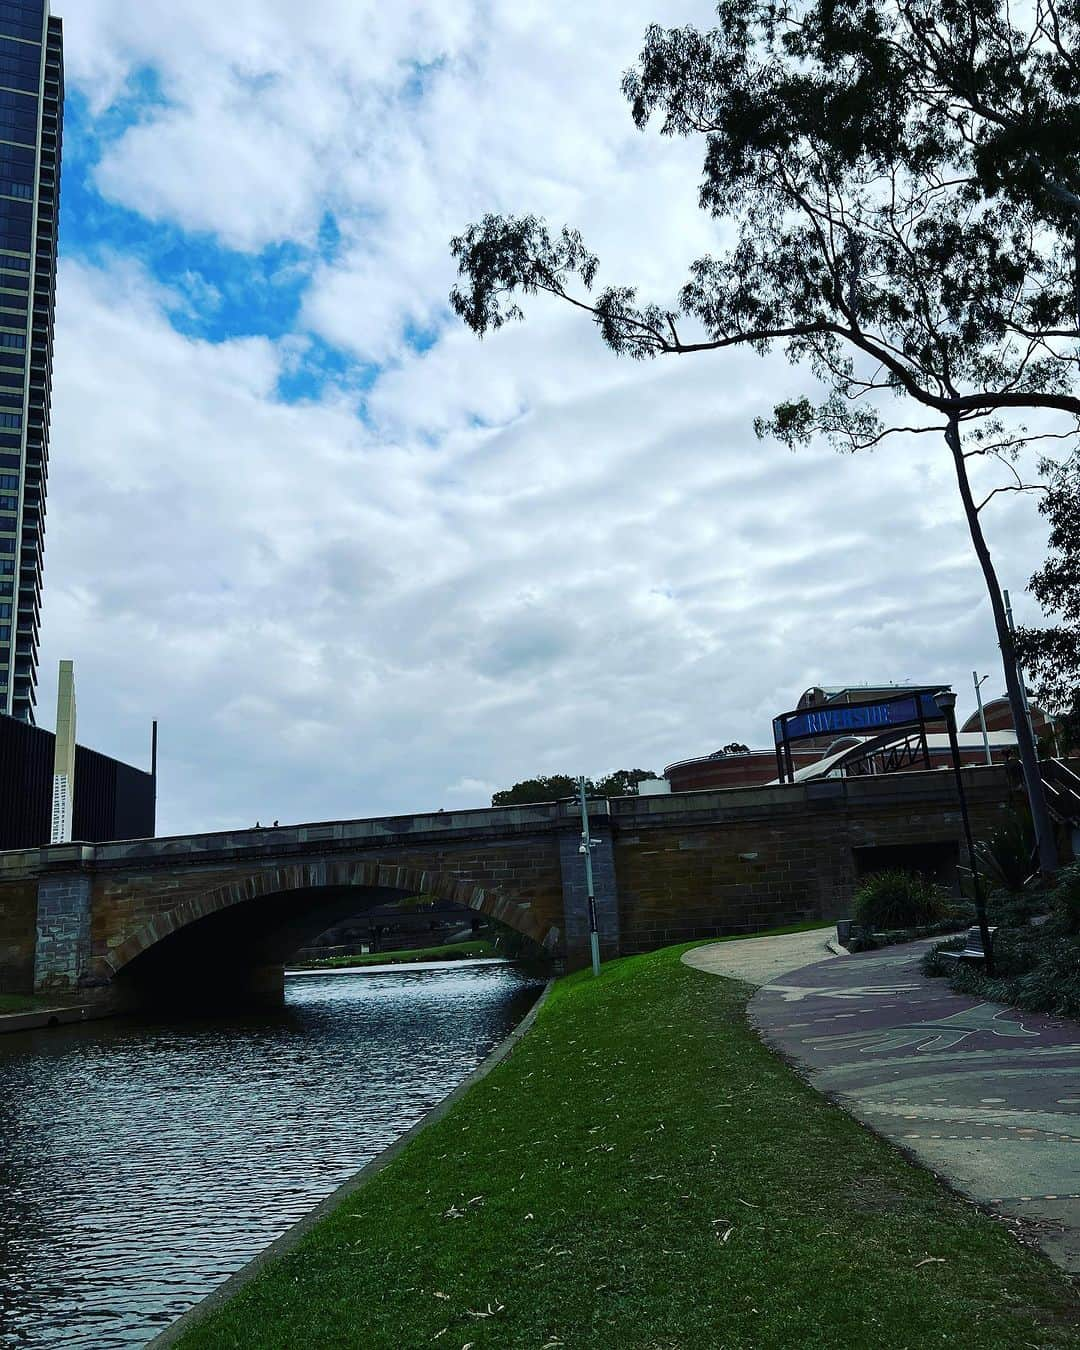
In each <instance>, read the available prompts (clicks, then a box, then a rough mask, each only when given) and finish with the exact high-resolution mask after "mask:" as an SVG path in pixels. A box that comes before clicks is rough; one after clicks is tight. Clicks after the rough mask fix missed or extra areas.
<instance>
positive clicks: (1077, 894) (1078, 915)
mask: <svg viewBox="0 0 1080 1350" xmlns="http://www.w3.org/2000/svg"><path fill="white" fill-rule="evenodd" d="M1050 914H1051V918H1052V921H1053V923H1054V926H1055V927H1056V928H1058V929H1059V930H1060V931H1061V932H1062V933H1063V934H1065V935H1066V936H1067V937H1076V936H1078V935H1080V863H1072V864H1071V865H1070V866H1069V867H1063V868H1062V869H1061V871H1060V872H1059V873H1058V877H1057V884H1056V886H1055V887H1054V889H1053V891H1052V893H1051V896H1050Z"/></svg>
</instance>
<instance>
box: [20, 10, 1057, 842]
mask: <svg viewBox="0 0 1080 1350" xmlns="http://www.w3.org/2000/svg"><path fill="white" fill-rule="evenodd" d="M654 8H655V7H654V6H647V5H645V4H644V0H642V3H641V4H637V3H635V4H633V5H628V6H607V7H601V8H596V7H594V8H593V10H586V11H584V12H579V11H575V12H574V14H573V16H572V20H571V17H570V12H569V11H566V10H564V9H561V8H560V7H558V6H556V5H554V4H551V3H543V4H541V3H539V0H535V2H534V3H531V4H515V5H512V6H500V7H497V8H496V10H494V11H493V10H491V9H490V8H489V7H487V6H484V5H481V4H478V3H477V4H471V3H465V2H464V0H461V2H460V3H456V4H455V3H446V4H440V5H434V4H428V3H425V4H421V3H419V0H418V2H417V3H414V4H412V5H405V6H395V7H386V6H380V7H375V6H373V5H366V4H364V5H361V4H354V3H346V0H335V2H332V0H324V3H323V4H322V5H320V6H319V7H318V14H317V16H316V19H317V21H316V20H313V19H312V17H311V13H310V8H309V9H308V10H304V9H302V7H299V6H296V5H295V4H293V3H291V2H290V3H270V0H262V2H261V3H255V0H247V3H242V4H237V5H233V6H230V7H227V8H222V7H221V6H220V5H219V4H216V3H215V4H211V3H210V0H198V2H196V0H185V2H184V3H177V4H175V5H171V6H151V5H146V4H142V3H136V2H135V0H85V3H84V4H82V5H80V6H79V8H78V9H77V10H76V11H74V12H73V13H72V15H71V16H70V17H68V18H67V23H66V30H67V59H68V65H69V70H70V74H71V79H72V81H73V83H74V84H75V85H77V86H78V87H79V88H81V89H83V90H85V91H87V92H88V94H90V95H91V97H93V98H94V99H95V100H96V104H97V106H98V107H99V108H100V109H102V110H103V109H105V108H106V107H108V106H109V105H110V104H111V103H112V102H113V101H114V100H115V99H116V98H117V96H118V93H119V91H120V90H122V89H123V88H124V87H125V84H128V83H130V82H131V80H132V79H133V78H134V76H135V75H136V74H137V73H138V72H139V71H142V70H145V69H147V68H149V69H152V70H153V71H154V72H155V73H156V77H157V80H158V83H159V85H160V88H161V90H162V94H163V98H164V101H163V102H162V104H161V105H160V106H156V107H151V108H148V109H146V110H145V114H144V115H143V116H142V118H141V119H140V120H138V121H137V122H136V123H135V125H134V126H133V127H132V128H131V129H130V130H129V131H127V132H126V133H124V135H123V136H121V138H120V139H119V141H118V142H116V143H115V144H114V145H112V146H111V148H108V149H107V150H106V154H105V157H104V159H103V161H102V165H101V168H100V171H99V175H98V179H97V181H98V183H99V185H100V187H101V188H102V190H103V191H104V192H106V193H107V194H108V195H109V196H111V197H112V198H114V199H116V200H118V201H121V202H123V203H126V204H127V205H129V206H131V207H133V208H135V209H138V210H141V211H143V212H144V213H145V214H146V215H148V216H150V217H151V218H153V219H157V220H162V221H164V222H167V223H169V224H171V225H174V226H179V227H181V228H184V229H192V230H206V231H211V232H213V233H214V234H216V235H217V236H218V237H219V238H220V239H221V241H223V242H224V243H226V244H228V245H232V246H236V247H241V248H248V249H257V248H259V247H261V246H263V245H264V244H266V243H268V242H271V241H275V240H282V239H288V240H292V241H294V242H296V241H298V242H300V243H303V242H305V241H310V240H311V239H312V238H313V237H314V232H315V231H316V230H317V228H318V225H319V222H320V220H321V219H322V217H323V214H324V212H325V211H326V210H327V209H331V210H333V211H334V212H335V213H336V215H337V216H338V219H339V223H340V226H341V230H342V238H341V246H340V249H339V250H338V251H337V252H336V254H335V255H334V256H333V257H331V258H327V259H326V260H324V261H323V262H321V263H318V264H317V265H315V267H314V270H313V274H312V277H311V282H310V286H309V288H308V290H307V292H306V295H305V300H304V307H303V313H302V318H301V320H300V321H299V322H298V324H297V325H296V329H295V331H294V332H292V333H290V334H288V335H287V336H285V337H284V338H281V339H277V340H271V339H269V338H264V337H243V338H240V337H238V338H234V339H231V340H227V341H220V342H209V341H200V340H196V339H193V338H191V337H187V336H184V335H183V334H182V333H181V332H179V331H178V329H177V327H175V326H174V320H176V322H178V323H179V322H180V319H181V318H182V317H183V316H184V315H185V314H187V315H190V312H191V309H192V307H195V308H200V307H201V308H205V309H213V310H215V311H216V309H217V308H218V306H219V301H220V294H219V290H218V287H217V285H216V283H211V282H209V281H207V280H206V279H204V278H202V277H200V275H199V274H198V272H197V271H193V270H192V269H186V270H185V271H184V272H182V273H181V274H180V275H178V276H177V277H176V278H175V288H174V289H170V288H168V287H164V286H163V285H162V284H161V283H160V281H159V280H155V279H154V278H153V277H152V276H151V275H148V274H147V273H146V272H145V271H144V270H142V269H141V268H140V267H138V266H136V265H135V264H134V263H133V262H131V261H130V260H125V259H124V258H122V257H119V256H118V257H116V258H114V259H112V260H108V261H106V262H104V263H101V264H99V265H90V264H88V263H86V262H80V261H78V260H77V259H74V258H69V259H67V260H65V262H64V264H63V267H62V273H61V278H60V291H59V308H58V335H57V350H56V362H55V365H56V382H55V395H54V430H53V452H52V468H51V475H50V499H49V522H48V544H47V554H46V558H47V561H46V588H45V597H46V600H45V612H44V616H43V631H44V635H45V647H44V651H43V669H44V670H45V672H46V678H45V682H44V684H45V687H44V689H43V696H42V703H41V710H42V715H43V720H45V721H46V722H48V721H49V720H50V718H51V708H50V707H49V702H50V699H51V697H52V678H51V672H52V670H53V669H54V667H55V662H56V660H57V659H58V658H59V657H62V656H73V657H75V658H76V661H77V669H78V678H79V694H80V713H81V718H82V731H83V735H84V737H85V739H86V740H87V741H88V742H90V743H92V744H95V745H98V746H100V747H101V748H102V749H104V750H106V751H108V752H110V753H116V754H121V755H126V756H131V757H145V746H146V744H147V742H148V731H147V727H148V723H149V720H150V718H151V717H153V716H158V717H160V718H161V720H162V750H163V759H162V793H161V825H162V827H163V828H164V829H167V830H176V831H180V830H187V829H192V828H212V827H226V826H230V825H243V824H245V823H247V824H250V823H253V822H254V820H255V819H256V818H260V819H262V820H267V819H274V818H280V819H282V820H292V819H303V818H306V819H317V818H328V817H344V816H350V815H365V814H373V813H377V812H382V811H400V810H409V809H425V808H431V807H436V806H439V805H442V804H444V803H445V804H447V805H460V804H468V803H470V802H471V803H473V804H478V805H479V804H484V803H485V802H486V800H487V798H488V797H489V795H490V792H491V791H492V790H493V788H494V787H498V786H503V785H507V784H509V783H511V782H513V781H515V780H516V779H518V778H522V777H525V776H529V775H532V774H534V773H536V772H550V771H555V770H562V771H577V770H582V771H585V772H590V773H601V772H604V771H606V770H609V769H612V768H615V767H619V766H629V765H635V766H641V767H652V768H655V769H660V768H662V766H663V765H664V763H666V762H670V761H672V760H675V759H679V758H683V757H685V756H688V755H692V754H695V753H699V752H705V751H708V750H710V749H712V748H714V747H715V746H716V745H719V744H722V743H723V742H725V741H727V740H731V739H733V738H737V739H740V740H747V741H750V742H753V743H761V742H763V741H766V740H767V736H768V727H769V719H770V717H771V716H772V715H773V714H774V713H775V712H777V711H778V710H780V709H781V708H783V707H786V706H789V705H790V704H791V703H792V702H793V700H794V699H795V698H796V697H797V695H798V694H799V692H801V690H802V688H803V687H805V686H806V685H807V684H810V683H812V682H816V681H826V682H829V683H833V682H838V681H844V680H862V679H867V680H874V679H887V678H903V677H905V676H915V677H919V678H922V677H937V676H944V677H945V678H951V679H953V680H954V681H956V682H957V686H958V688H965V687H966V685H965V683H964V682H965V681H966V680H967V679H968V671H969V670H970V668H971V667H972V666H973V665H976V664H978V665H980V667H981V668H984V669H988V668H991V664H992V662H993V658H994V642H993V635H992V629H991V626H990V623H989V620H988V616H987V612H986V603H985V600H984V599H983V589H982V584H981V579H980V578H979V575H978V572H977V569H976V567H975V565H974V562H973V560H972V558H971V553H970V548H969V546H968V545H967V543H966V541H965V538H964V532H963V525H962V522H961V519H960V514H959V507H958V503H957V500H956V492H955V487H954V485H953V484H952V482H951V478H950V473H949V470H948V465H947V461H946V459H945V457H944V455H943V452H942V449H941V448H940V447H937V446H934V445H931V444H930V443H928V442H925V441H915V442H912V443H908V444H904V445H897V446H896V447H893V448H890V449H886V450H882V451H880V452H879V453H877V454H875V455H873V456H867V457H861V458H857V459H850V458H846V459H845V458H842V457H838V456H835V455H833V454H831V453H829V452H827V451H823V450H822V451H817V452H813V453H807V454H800V455H798V456H791V455H789V454H788V453H787V452H785V451H783V450H781V449H779V448H777V447H776V446H773V445H768V444H760V443H758V442H757V441H756V440H755V439H754V437H753V433H752V430H751V423H752V419H753V416H754V414H755V412H758V411H761V410H763V409H764V408H766V407H767V406H768V402H769V400H770V399H771V398H773V397H774V396H775V394H776V391H777V390H778V389H784V390H788V389H793V388H794V389H798V388H801V387H803V386H804V385H805V380H806V377H805V376H804V375H803V374H802V373H800V372H796V371H792V370H790V369H789V368H788V367H787V366H786V365H785V364H784V363H783V362H782V361H780V360H779V359H777V360H774V361H771V362H762V361H759V360H758V359H757V358H755V357H752V356H751V355H749V354H747V353H738V354H736V353H732V354H730V355H728V356H726V357H702V358H698V359H695V360H686V361H668V362H657V363H653V364H651V365H645V366H642V365H638V364H634V363H630V362H624V361H618V360H616V359H614V358H613V357H611V356H610V355H609V354H608V353H607V352H606V351H605V350H604V349H603V348H602V346H601V344H600V342H599V339H598V337H597V336H596V334H595V333H594V332H593V331H592V330H591V329H590V327H589V325H588V324H587V323H585V322H583V321H581V320H580V319H578V318H577V317H576V316H575V315H573V314H571V313H569V312H565V311H562V310H560V309H558V308H556V307H555V306H554V305H551V304H548V305H543V304H537V305H534V306H532V307H531V312H530V319H529V322H528V323H527V324H526V325H524V326H521V327H513V328H509V329H506V330H504V331H502V332H501V333H499V334H497V335H496V336H494V337H493V338H491V339H490V340H488V341H486V342H484V343H478V342H476V341H475V340H474V339H473V338H472V337H471V336H470V335H469V334H468V333H466V332H465V331H464V329H462V328H460V327H459V326H456V325H453V324H451V325H447V323H446V318H445V312H444V304H445V296H446V291H447V289H448V286H449V284H450V280H451V263H450V259H449V256H448V253H447V247H446V241H447V238H448V236H449V235H450V233H452V232H453V231H454V230H456V229H459V228H460V227H461V226H462V225H463V224H464V223H465V222H466V221H467V220H468V219H469V218H470V217H472V216H475V215H476V214H477V213H478V212H479V211H481V210H483V209H484V208H485V207H488V206H490V207H493V208H500V209H505V208H517V209H536V210H540V211H544V212H547V213H548V214H550V215H551V216H552V217H553V218H554V219H556V220H560V221H561V220H562V219H564V218H565V219H569V220H573V221H576V222H578V223H580V224H581V225H582V226H583V227H586V228H587V230H588V231H589V233H590V237H591V238H592V239H593V242H595V244H596V246H597V247H598V248H599V249H600V250H601V252H602V255H603V258H604V262H605V264H606V271H605V275H608V276H611V277H613V278H614V277H618V278H620V279H621V278H629V279H637V278H640V279H642V280H643V281H644V283H645V284H646V285H647V286H649V287H655V288H658V289H661V290H663V289H670V288H671V287H672V286H674V285H676V284H677V282H678V280H679V279H680V277H681V274H682V271H683V268H684V265H685V262H686V260H687V259H688V258H689V257H690V256H692V255H693V254H694V253H695V252H698V251H702V250H704V249H705V248H707V247H709V246H710V241H712V227H711V226H710V225H709V223H708V222H707V221H705V220H704V219H703V218H701V217H700V215H699V213H698V212H697V211H696V209H695V206H694V196H695V183H696V175H697V168H696V161H697V155H698V148H697V147H689V146H684V145H677V144H671V143H669V142H660V141H659V140H657V139H655V138H652V139H642V138H640V137H639V136H638V135H637V133H636V132H634V131H633V128H632V127H631V126H630V124H629V119H628V116H627V113H626V109H625V107H624V106H623V103H622V100H621V97H620V95H619V92H618V76H619V72H620V70H621V69H622V67H623V66H624V65H625V64H627V63H628V61H629V60H630V59H631V58H632V56H633V53H634V51H635V49H636V46H637V44H638V42H639V41H640V35H641V31H642V29H643V27H644V24H645V22H646V21H647V20H648V19H649V18H651V17H653V12H654ZM707 13H708V10H707V7H703V6H702V5H697V4H695V5H688V6H687V7H685V9H684V10H681V11H680V12H679V13H678V14H677V15H676V14H672V15H670V16H669V17H670V18H671V19H672V20H673V21H674V20H682V19H688V20H693V19H701V18H702V17H707ZM66 17H67V16H66ZM431 63H437V64H436V65H434V66H432V68H431V69H428V70H427V71H425V72H423V73H422V74H419V75H418V69H419V68H420V67H422V66H425V65H431ZM77 234H78V232H77V222H75V227H74V228H71V227H70V226H69V227H68V229H67V233H66V235H65V241H66V242H67V243H68V246H69V247H70V241H71V240H72V239H73V238H74V239H75V240H76V241H77ZM712 243H713V244H714V243H715V241H712ZM410 325H411V326H413V327H423V328H429V329H431V336H432V337H433V339H434V340H433V345H431V346H430V347H429V348H428V349H427V350H425V351H423V352H418V351H416V350H415V349H414V347H413V346H411V345H410V343H409V342H408V341H407V340H406V331H407V329H408V327H409V326H410ZM309 331H314V332H316V333H317V334H319V335H320V336H322V337H323V338H324V339H327V340H329V341H330V342H332V343H333V344H334V345H336V346H338V347H340V348H341V349H342V350H344V351H345V352H347V353H348V354H350V355H352V356H358V357H361V358H364V359H367V360H376V361H380V362H383V363H385V365H384V368H383V369H382V370H381V372H380V373H379V374H378V377H377V379H376V381H375V384H374V386H373V388H372V389H371V390H370V392H369V394H368V396H367V399H366V407H365V409H364V417H363V418H362V417H361V416H360V415H359V414H358V408H357V406H356V402H355V399H354V397H353V396H352V395H351V394H350V393H349V392H348V391H349V386H350V380H349V379H346V380H344V381H343V383H342V386H341V387H339V388H331V389H328V390H327V392H326V393H325V394H324V395H323V396H321V397H320V398H319V399H318V400H313V401H310V402H301V403H288V402H285V401H283V400H282V399H281V398H280V396H279V394H278V392H277V391H278V380H279V377H280V376H281V375H282V373H283V372H286V371H288V370H290V369H292V368H293V367H294V365H295V362H296V360H297V357H298V353H299V352H300V351H302V349H303V347H304V343H305V341H306V340H307V334H308V332H309ZM995 519H996V521H997V522H998V523H997V524H996V525H995V527H994V542H995V545H996V547H997V549H998V553H999V556H1000V558H1001V561H1002V566H1003V574H1004V575H1005V576H1006V577H1007V579H1008V580H1009V581H1011V582H1012V585H1013V587H1014V589H1015V590H1016V591H1019V590H1020V588H1021V587H1022V584H1023V581H1024V580H1025V579H1026V577H1027V575H1028V573H1029V572H1030V571H1031V570H1032V568H1033V567H1034V565H1035V564H1036V562H1037V560H1038V554H1039V549H1040V544H1041V541H1042V531H1041V528H1040V526H1039V523H1038V521H1037V517H1036V516H1035V513H1034V508H1033V507H1032V506H1031V505H1030V504H1029V503H1019V502H1013V501H1006V502H1004V503H1003V504H1002V507H1001V510H1000V512H999V514H998V515H997V516H996V517H995Z"/></svg>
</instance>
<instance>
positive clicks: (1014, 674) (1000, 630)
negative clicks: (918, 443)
mask: <svg viewBox="0 0 1080 1350" xmlns="http://www.w3.org/2000/svg"><path fill="white" fill-rule="evenodd" d="M945 441H946V443H947V445H948V447H949V450H950V451H951V453H952V457H953V464H954V465H955V467H956V481H957V483H958V484H959V486H960V500H961V501H962V502H963V503H964V515H965V516H966V517H967V523H968V529H969V530H970V531H971V542H972V544H973V545H974V546H975V556H976V557H977V558H978V559H979V566H980V567H981V568H982V573H983V577H984V578H985V580H986V589H987V591H988V593H989V595H990V608H991V610H992V611H993V615H994V628H995V629H996V630H997V639H998V646H999V647H1000V648H1001V664H1002V666H1003V667H1004V670H1005V688H1006V690H1007V692H1008V695H1009V707H1010V708H1011V709H1012V718H1013V726H1014V727H1015V728H1016V743H1017V746H1018V747H1019V749H1020V764H1021V767H1022V769H1023V772H1024V786H1025V788H1026V789H1027V796H1028V802H1029V803H1030V805H1031V819H1032V822H1033V824H1034V826H1035V839H1036V841H1037V843H1038V847H1039V870H1040V872H1042V873H1044V874H1046V875H1049V874H1051V873H1053V872H1056V871H1057V867H1058V856H1057V842H1056V840H1055V839H1054V824H1053V821H1052V820H1051V819H1050V813H1049V811H1047V809H1046V794H1045V793H1044V791H1043V781H1042V774H1041V773H1040V772H1039V756H1038V752H1037V750H1036V748H1035V738H1034V736H1033V735H1032V732H1031V724H1030V722H1029V721H1028V719H1027V713H1026V711H1025V708H1024V695H1023V692H1022V690H1021V688H1020V672H1019V669H1018V667H1017V664H1016V650H1015V647H1014V646H1013V638H1012V633H1011V632H1010V631H1009V621H1008V619H1007V618H1006V615H1005V602H1004V600H1003V599H1002V597H1001V587H1000V586H999V585H998V579H997V573H996V572H995V571H994V564H993V561H992V559H991V557H990V549H989V548H988V547H987V543H986V537H985V536H984V534H983V530H982V522H981V521H980V520H979V512H978V510H977V509H976V506H975V499H974V498H973V497H972V495H971V484H970V482H969V481H968V472H967V462H966V461H965V459H964V451H963V446H962V443H961V440H960V423H959V421H958V420H957V418H955V417H950V418H949V425H948V428H947V429H946V432H945ZM971 863H972V866H974V859H972V860H971Z"/></svg>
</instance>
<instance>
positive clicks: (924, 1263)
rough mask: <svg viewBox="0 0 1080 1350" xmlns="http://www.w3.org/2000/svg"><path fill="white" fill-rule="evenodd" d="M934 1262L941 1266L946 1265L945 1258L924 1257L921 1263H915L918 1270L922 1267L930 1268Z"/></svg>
mask: <svg viewBox="0 0 1080 1350" xmlns="http://www.w3.org/2000/svg"><path fill="white" fill-rule="evenodd" d="M932 1261H937V1262H939V1263H940V1264H941V1265H944V1264H945V1258H944V1257H943V1256H924V1257H923V1259H922V1260H921V1261H916V1262H915V1269H916V1270H918V1269H919V1267H920V1266H928V1265H930V1263H931V1262H932Z"/></svg>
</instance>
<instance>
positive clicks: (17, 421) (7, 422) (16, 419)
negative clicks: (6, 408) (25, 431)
mask: <svg viewBox="0 0 1080 1350" xmlns="http://www.w3.org/2000/svg"><path fill="white" fill-rule="evenodd" d="M21 426H22V413H13V412H0V427H21Z"/></svg>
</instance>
